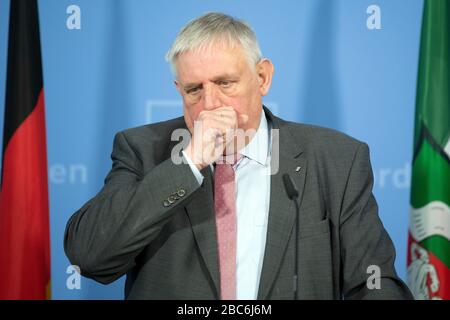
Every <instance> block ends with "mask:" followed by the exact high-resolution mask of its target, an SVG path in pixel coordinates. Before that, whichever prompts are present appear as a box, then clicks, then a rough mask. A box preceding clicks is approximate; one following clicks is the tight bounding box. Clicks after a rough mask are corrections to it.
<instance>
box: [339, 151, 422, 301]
mask: <svg viewBox="0 0 450 320" xmlns="http://www.w3.org/2000/svg"><path fill="white" fill-rule="evenodd" d="M372 187H373V174H372V168H371V165H370V159H369V148H368V147H367V145H366V144H360V145H359V147H358V149H357V151H356V153H355V156H354V159H353V164H352V167H351V169H350V173H349V176H348V180H347V183H346V187H345V193H344V198H343V202H342V207H341V216H340V224H339V225H340V242H341V261H342V273H343V275H342V276H343V295H344V299H412V298H413V297H412V295H411V293H410V291H409V289H408V287H407V286H406V285H405V283H404V282H403V281H402V280H401V279H400V278H399V277H398V276H397V274H396V271H395V267H394V260H395V249H394V246H393V243H392V241H391V239H390V237H389V235H388V233H387V232H386V230H385V229H384V227H383V224H382V223H381V221H380V218H379V217H378V206H377V203H376V201H375V198H374V196H373V194H372ZM378 271H379V272H378ZM378 276H379V277H378Z"/></svg>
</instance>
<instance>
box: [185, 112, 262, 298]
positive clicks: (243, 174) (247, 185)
mask: <svg viewBox="0 0 450 320" xmlns="http://www.w3.org/2000/svg"><path fill="white" fill-rule="evenodd" d="M270 145H271V144H270V132H269V125H268V122H267V118H266V115H265V113H264V110H263V111H262V112H261V122H260V125H259V128H258V130H257V132H256V134H255V136H254V137H253V139H252V140H251V141H250V143H249V144H248V145H247V146H246V147H245V148H244V149H242V150H241V151H240V152H239V153H240V154H241V155H242V158H241V160H239V161H238V163H237V164H236V165H235V166H236V168H235V170H236V171H235V172H236V177H235V179H236V214H237V248H236V249H237V253H236V254H237V256H236V266H237V270H236V280H237V284H236V298H237V299H247V300H254V299H256V298H257V296H258V288H259V281H260V277H261V270H262V265H263V259H264V249H265V246H266V235H267V222H268V218H269V204H270ZM183 156H184V157H185V159H186V160H187V162H188V163H189V166H190V167H191V170H192V172H193V173H194V175H195V177H196V179H197V181H198V183H199V184H202V182H203V175H202V174H201V173H200V171H199V170H198V168H197V167H196V166H195V165H194V164H193V163H192V160H191V159H189V157H187V156H186V154H185V153H184V152H183ZM211 169H212V170H214V168H213V166H212V165H211Z"/></svg>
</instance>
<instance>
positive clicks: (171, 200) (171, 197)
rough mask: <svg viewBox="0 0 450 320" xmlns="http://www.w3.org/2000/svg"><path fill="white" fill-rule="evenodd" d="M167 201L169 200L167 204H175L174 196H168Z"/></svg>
mask: <svg viewBox="0 0 450 320" xmlns="http://www.w3.org/2000/svg"><path fill="white" fill-rule="evenodd" d="M167 200H169V203H170V204H172V203H174V202H175V197H174V196H170V197H169V198H168V199H167Z"/></svg>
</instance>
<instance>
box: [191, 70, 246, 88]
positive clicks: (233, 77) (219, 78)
mask: <svg viewBox="0 0 450 320" xmlns="http://www.w3.org/2000/svg"><path fill="white" fill-rule="evenodd" d="M238 79H239V77H238V76H237V75H233V74H224V75H220V76H217V77H214V78H212V79H211V81H212V82H217V81H224V80H231V81H236V80H238ZM201 85H202V84H201V83H195V82H189V83H186V84H184V85H183V89H184V90H189V89H192V88H196V87H199V86H201Z"/></svg>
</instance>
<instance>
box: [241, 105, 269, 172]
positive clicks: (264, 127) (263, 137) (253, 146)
mask: <svg viewBox="0 0 450 320" xmlns="http://www.w3.org/2000/svg"><path fill="white" fill-rule="evenodd" d="M268 151H269V125H268V123H267V118H266V114H265V112H264V109H263V110H262V111H261V121H260V123H259V127H258V130H257V131H256V134H255V136H254V137H253V139H252V140H251V141H250V143H249V144H248V145H246V146H245V147H244V148H243V149H242V150H241V151H240V152H239V153H240V154H242V155H243V156H245V157H247V158H249V159H251V160H254V161H256V162H258V163H259V164H261V165H263V166H265V165H266V164H267V159H268V156H269V154H268Z"/></svg>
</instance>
